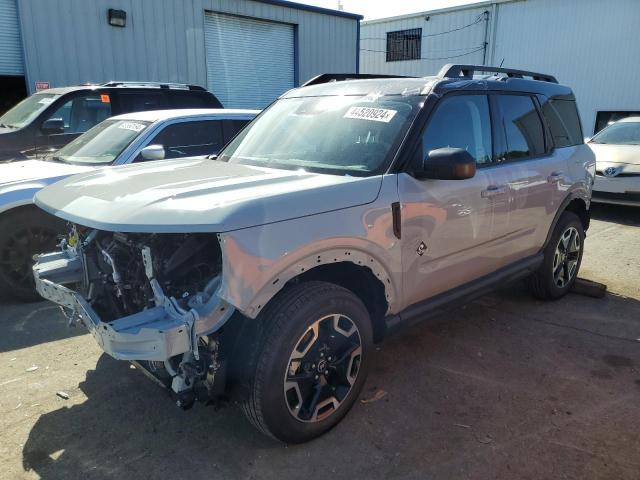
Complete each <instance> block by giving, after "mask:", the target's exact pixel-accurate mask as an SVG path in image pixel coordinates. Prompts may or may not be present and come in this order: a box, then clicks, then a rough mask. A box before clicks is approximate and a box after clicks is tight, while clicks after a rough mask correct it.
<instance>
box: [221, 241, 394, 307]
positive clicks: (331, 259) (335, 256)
mask: <svg viewBox="0 0 640 480" xmlns="http://www.w3.org/2000/svg"><path fill="white" fill-rule="evenodd" d="M341 262H350V263H352V264H354V265H356V266H360V267H366V268H369V269H370V270H371V272H372V273H373V274H374V275H375V276H376V277H377V278H378V279H379V280H380V282H381V283H382V284H383V285H384V290H385V297H386V300H387V303H388V305H389V309H391V306H392V305H393V304H394V303H395V302H396V301H397V298H398V292H397V288H396V286H395V285H394V282H393V280H392V278H393V277H392V276H391V274H390V272H389V271H388V270H387V268H385V267H384V265H383V264H382V262H380V261H379V260H378V259H377V258H376V257H374V256H372V255H370V254H368V253H365V252H363V251H362V250H359V249H357V248H352V247H344V248H332V249H329V250H323V251H318V252H315V253H313V254H309V255H307V256H305V257H303V258H301V259H299V260H298V261H296V262H294V263H292V264H290V265H289V266H288V267H286V268H285V269H283V270H280V271H279V272H278V273H277V274H275V275H273V276H272V277H271V278H270V279H269V281H268V282H265V284H264V286H263V287H262V288H261V289H260V290H259V291H258V292H257V293H256V294H255V295H254V297H253V298H252V299H251V300H250V301H249V302H247V305H243V306H238V305H235V307H236V308H238V310H240V311H241V312H242V313H243V314H244V315H246V316H247V317H249V318H255V317H257V316H258V314H259V313H260V312H261V311H262V309H263V308H264V306H265V305H266V304H267V303H269V301H270V300H271V299H272V298H273V297H274V296H275V295H276V294H277V293H278V292H279V291H280V290H282V288H283V287H284V286H285V285H286V284H287V282H289V281H290V280H292V279H294V278H295V277H297V276H299V275H301V274H303V273H306V272H308V271H310V270H312V269H313V268H315V267H319V266H323V265H331V264H334V263H341ZM223 282H224V280H223ZM225 300H226V301H229V299H226V298H225ZM229 303H231V302H229Z"/></svg>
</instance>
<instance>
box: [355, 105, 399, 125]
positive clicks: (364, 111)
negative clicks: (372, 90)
mask: <svg viewBox="0 0 640 480" xmlns="http://www.w3.org/2000/svg"><path fill="white" fill-rule="evenodd" d="M396 113H398V111H397V110H387V109H386V108H372V107H351V108H350V109H349V110H347V113H345V114H344V118H357V119H359V120H373V121H374V122H384V123H389V122H390V121H391V119H392V118H393V117H394V116H395V115H396Z"/></svg>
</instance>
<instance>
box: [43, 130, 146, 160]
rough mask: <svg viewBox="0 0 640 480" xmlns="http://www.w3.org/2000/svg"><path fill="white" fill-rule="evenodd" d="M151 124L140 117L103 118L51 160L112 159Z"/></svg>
mask: <svg viewBox="0 0 640 480" xmlns="http://www.w3.org/2000/svg"><path fill="white" fill-rule="evenodd" d="M149 125H150V122H141V121H139V120H135V121H134V120H105V121H104V122H102V123H99V124H98V125H96V126H95V127H93V128H92V129H90V130H89V131H87V132H86V133H84V134H82V135H80V136H79V137H78V138H76V139H75V140H73V141H72V142H71V143H69V144H67V145H66V146H64V147H62V148H61V149H60V150H58V151H57V152H56V153H55V154H54V156H53V157H52V158H53V160H58V161H62V162H66V163H78V164H85V163H90V164H108V163H111V162H113V161H114V160H115V159H116V158H117V157H118V155H120V154H121V153H122V151H123V150H124V149H125V148H127V147H128V146H129V144H130V143H131V142H133V140H134V139H135V138H136V137H137V136H138V135H140V134H142V132H144V130H145V129H146V128H147V127H148V126H149Z"/></svg>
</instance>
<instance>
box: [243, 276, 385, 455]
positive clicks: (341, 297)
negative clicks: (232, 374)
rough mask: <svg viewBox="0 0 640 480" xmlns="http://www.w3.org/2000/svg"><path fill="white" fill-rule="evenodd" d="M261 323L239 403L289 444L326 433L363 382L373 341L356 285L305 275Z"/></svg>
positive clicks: (257, 422)
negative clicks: (351, 287) (245, 394)
mask: <svg viewBox="0 0 640 480" xmlns="http://www.w3.org/2000/svg"><path fill="white" fill-rule="evenodd" d="M256 321H258V322H262V324H261V326H260V328H261V330H262V332H261V334H260V336H259V341H258V343H257V349H256V356H255V357H254V361H253V363H252V365H251V367H250V368H249V369H248V378H246V381H247V383H248V385H249V395H248V398H247V399H246V400H245V401H244V402H243V403H242V404H241V406H242V409H243V411H244V413H245V415H246V416H247V418H248V419H249V421H250V422H251V423H252V424H253V425H254V426H255V427H257V428H258V429H259V430H260V431H262V432H263V433H265V434H266V435H269V436H271V437H273V438H275V439H277V440H280V441H282V442H285V443H301V442H306V441H308V440H311V439H313V438H315V437H318V436H320V435H322V434H323V433H325V432H327V431H328V430H329V429H331V428H333V427H334V426H335V425H336V424H337V423H338V422H340V420H342V418H343V417H344V416H345V415H346V413H347V412H348V411H349V409H350V408H351V407H352V406H353V404H354V402H355V401H356V399H357V398H358V394H359V393H360V391H361V389H362V386H363V385H364V382H365V379H366V376H367V372H368V368H369V363H370V355H371V350H372V344H373V332H372V328H371V321H370V319H369V314H368V312H367V309H366V308H365V306H364V305H363V304H362V301H360V299H359V298H358V297H356V296H355V295H354V294H353V293H352V292H350V291H349V290H346V289H344V288H342V287H339V286H337V285H333V284H330V283H325V282H316V281H314V282H304V283H301V284H298V285H295V286H293V287H291V288H290V289H288V290H286V291H284V292H282V293H281V294H279V296H278V297H276V298H275V299H274V300H273V301H272V302H271V303H270V304H269V305H268V306H267V307H266V308H265V310H264V311H263V312H262V313H261V314H260V316H259V317H258V319H256Z"/></svg>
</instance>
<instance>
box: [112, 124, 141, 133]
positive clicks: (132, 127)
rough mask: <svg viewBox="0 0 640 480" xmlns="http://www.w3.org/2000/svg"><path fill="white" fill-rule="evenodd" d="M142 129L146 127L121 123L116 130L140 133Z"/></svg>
mask: <svg viewBox="0 0 640 480" xmlns="http://www.w3.org/2000/svg"><path fill="white" fill-rule="evenodd" d="M144 127H146V125H143V124H142V123H135V122H123V123H121V124H120V125H118V128H122V129H123V130H131V131H133V132H141V131H142V130H144Z"/></svg>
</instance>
